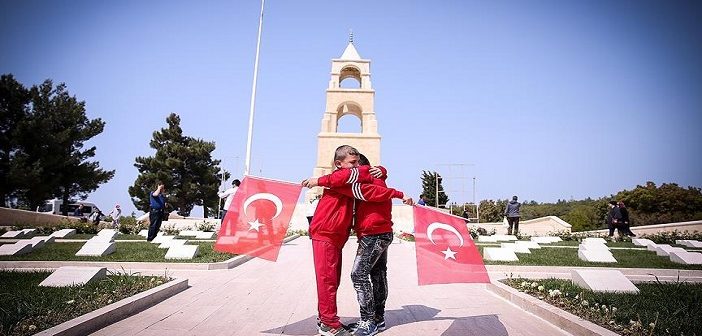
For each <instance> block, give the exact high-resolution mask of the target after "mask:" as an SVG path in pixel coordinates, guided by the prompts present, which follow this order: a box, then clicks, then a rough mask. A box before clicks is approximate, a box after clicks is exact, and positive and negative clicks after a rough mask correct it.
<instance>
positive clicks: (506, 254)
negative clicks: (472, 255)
mask: <svg viewBox="0 0 702 336" xmlns="http://www.w3.org/2000/svg"><path fill="white" fill-rule="evenodd" d="M483 259H485V260H493V261H519V258H517V255H516V254H514V251H513V250H510V249H506V248H501V247H486V248H484V249H483Z"/></svg>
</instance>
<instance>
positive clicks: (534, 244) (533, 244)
mask: <svg viewBox="0 0 702 336" xmlns="http://www.w3.org/2000/svg"><path fill="white" fill-rule="evenodd" d="M514 243H515V244H517V245H522V246H526V248H528V249H530V250H533V249H540V248H541V245H539V243H537V242H534V241H516V242H514Z"/></svg>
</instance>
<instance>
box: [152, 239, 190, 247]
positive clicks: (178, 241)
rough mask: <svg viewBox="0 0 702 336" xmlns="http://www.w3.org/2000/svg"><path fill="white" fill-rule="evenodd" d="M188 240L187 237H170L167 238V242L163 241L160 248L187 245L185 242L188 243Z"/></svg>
mask: <svg viewBox="0 0 702 336" xmlns="http://www.w3.org/2000/svg"><path fill="white" fill-rule="evenodd" d="M187 242H188V241H187V240H185V239H170V240H166V241H165V242H163V243H161V245H159V246H158V248H162V249H167V248H171V247H173V246H181V245H185V243H187Z"/></svg>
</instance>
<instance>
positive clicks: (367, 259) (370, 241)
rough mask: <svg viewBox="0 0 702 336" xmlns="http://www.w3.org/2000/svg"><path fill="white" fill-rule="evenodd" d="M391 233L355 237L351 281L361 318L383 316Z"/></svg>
mask: <svg viewBox="0 0 702 336" xmlns="http://www.w3.org/2000/svg"><path fill="white" fill-rule="evenodd" d="M392 239H393V237H392V233H391V232H390V233H381V234H377V235H372V236H364V237H361V238H359V239H358V250H357V251H356V259H355V260H354V262H353V268H352V269H351V281H352V282H353V288H355V289H356V296H357V298H358V305H359V306H360V312H361V320H366V321H372V320H373V319H381V318H384V316H385V301H386V300H387V298H388V277H387V271H388V246H390V243H392Z"/></svg>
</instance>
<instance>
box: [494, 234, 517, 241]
mask: <svg viewBox="0 0 702 336" xmlns="http://www.w3.org/2000/svg"><path fill="white" fill-rule="evenodd" d="M492 236H493V237H495V239H496V240H497V241H498V242H501V241H515V240H517V236H515V235H497V234H496V235H492Z"/></svg>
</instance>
